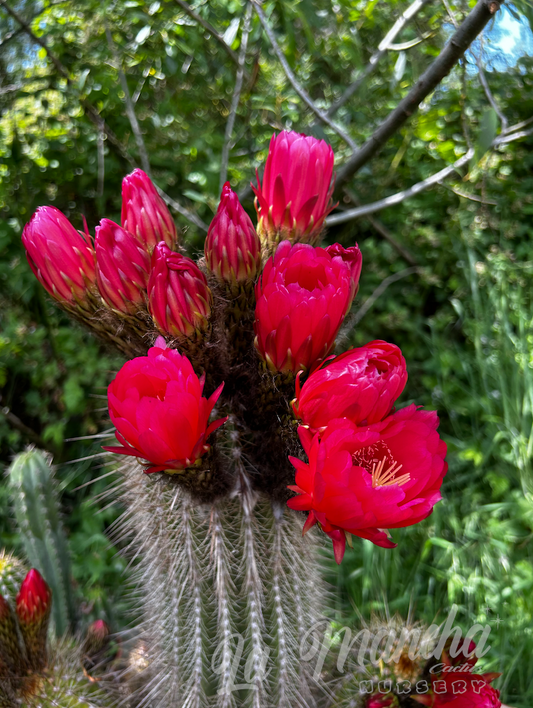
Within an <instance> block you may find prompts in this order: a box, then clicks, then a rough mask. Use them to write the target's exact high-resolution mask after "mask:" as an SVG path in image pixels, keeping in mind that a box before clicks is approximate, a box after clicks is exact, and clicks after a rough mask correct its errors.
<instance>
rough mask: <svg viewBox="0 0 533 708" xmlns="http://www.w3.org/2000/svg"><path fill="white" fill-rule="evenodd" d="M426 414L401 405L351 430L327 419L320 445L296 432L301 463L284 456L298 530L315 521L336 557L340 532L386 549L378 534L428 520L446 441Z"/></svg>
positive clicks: (436, 421)
mask: <svg viewBox="0 0 533 708" xmlns="http://www.w3.org/2000/svg"><path fill="white" fill-rule="evenodd" d="M438 424H439V419H438V417H437V414H436V413H435V412H434V411H423V410H417V407H416V406H415V405H411V406H407V408H403V409H401V410H399V411H397V412H396V413H394V414H393V415H390V416H388V417H387V418H385V420H383V421H381V422H379V423H374V424H373V425H368V426H365V427H361V428H358V427H357V426H355V425H354V424H353V423H352V422H351V421H348V420H346V419H337V420H334V421H330V424H329V426H328V428H327V429H326V431H325V433H324V435H323V437H322V439H320V437H319V435H318V434H316V435H315V436H313V435H312V434H311V433H310V431H309V430H307V429H306V428H304V427H302V426H300V428H299V429H298V430H299V433H300V440H301V441H302V444H303V446H304V449H305V452H306V453H307V456H308V458H309V463H305V462H302V461H301V460H298V459H297V458H294V457H291V458H289V459H290V460H291V462H292V464H293V465H294V467H295V468H296V470H297V472H296V485H295V486H292V487H289V488H290V489H292V490H293V491H295V492H297V494H298V496H296V497H293V498H292V499H289V501H288V505H289V506H290V507H291V509H297V510H300V511H309V512H310V513H309V516H308V518H307V521H306V524H305V526H304V532H305V531H306V530H307V529H309V528H310V527H311V526H313V525H314V524H315V523H317V522H319V523H320V525H321V527H322V529H323V530H324V532H325V533H326V534H328V535H329V536H330V538H331V539H332V541H333V548H334V551H335V558H336V560H337V563H340V561H341V560H342V557H343V555H344V549H345V543H346V534H345V532H348V533H350V534H354V535H355V536H360V537H361V538H367V539H369V540H370V541H372V542H373V543H375V544H376V545H377V546H382V547H384V548H394V546H395V545H396V544H394V543H393V542H392V541H391V540H390V539H389V537H388V535H387V533H386V532H385V529H393V528H401V527H403V526H412V525H413V524H416V523H418V522H419V521H422V520H423V519H425V518H426V517H427V516H429V514H431V512H432V510H433V507H434V505H435V504H436V503H437V502H438V501H439V500H440V498H441V496H440V492H439V489H440V487H441V484H442V479H443V477H444V475H445V474H446V470H447V465H446V463H445V462H444V457H445V455H446V443H444V442H443V441H442V440H441V439H440V437H439V435H438V433H437V427H438Z"/></svg>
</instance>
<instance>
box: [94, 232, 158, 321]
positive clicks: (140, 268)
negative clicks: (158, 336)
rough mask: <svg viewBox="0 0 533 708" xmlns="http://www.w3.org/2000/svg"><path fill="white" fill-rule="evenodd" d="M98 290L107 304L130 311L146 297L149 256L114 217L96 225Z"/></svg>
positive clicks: (133, 310)
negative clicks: (112, 219)
mask: <svg viewBox="0 0 533 708" xmlns="http://www.w3.org/2000/svg"><path fill="white" fill-rule="evenodd" d="M95 246H96V276H97V282H98V290H99V291H100V294H101V295H102V298H103V299H104V301H105V302H106V304H107V305H109V307H111V308H113V309H114V310H118V311H119V312H123V313H125V314H133V313H134V312H135V311H136V310H137V308H138V307H139V305H140V304H141V303H143V302H144V301H145V300H146V287H147V285H148V276H149V273H150V259H149V256H148V254H147V253H146V251H145V250H144V249H143V248H142V246H141V245H140V244H139V242H138V241H137V239H136V238H135V236H133V234H130V232H129V231H126V230H125V229H123V228H122V227H121V226H119V225H118V224H115V222H114V221H111V220H110V219H102V221H101V222H100V225H99V226H97V227H96V237H95Z"/></svg>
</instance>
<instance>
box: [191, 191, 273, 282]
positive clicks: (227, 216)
mask: <svg viewBox="0 0 533 708" xmlns="http://www.w3.org/2000/svg"><path fill="white" fill-rule="evenodd" d="M204 250H205V259H206V261H207V267H208V268H209V270H211V271H212V272H213V273H214V274H215V275H216V276H217V277H218V278H220V280H226V281H228V282H232V283H235V282H244V281H246V280H253V279H254V278H255V276H256V274H257V272H258V270H259V266H260V264H261V242H260V241H259V237H258V236H257V233H256V231H255V229H254V226H253V224H252V220H251V219H250V217H249V216H248V214H247V213H246V212H245V211H244V209H243V208H242V206H241V203H240V202H239V197H238V196H237V195H236V194H235V192H233V191H232V189H231V187H230V185H229V182H226V184H225V185H224V187H223V188H222V196H221V198H220V204H219V205H218V210H217V213H216V214H215V217H214V219H213V221H212V222H211V225H210V226H209V230H208V232H207V238H206V240H205V247H204Z"/></svg>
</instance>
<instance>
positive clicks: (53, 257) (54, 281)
mask: <svg viewBox="0 0 533 708" xmlns="http://www.w3.org/2000/svg"><path fill="white" fill-rule="evenodd" d="M22 243H23V244H24V248H25V249H26V257H27V259H28V263H29V264H30V268H31V269H32V271H33V272H34V274H35V276H36V278H37V279H38V280H39V282H40V283H41V284H42V285H43V286H44V287H45V288H46V290H47V291H48V292H49V293H50V295H51V296H52V297H53V298H55V299H56V300H58V301H59V302H62V303H72V304H74V303H75V302H76V301H77V302H81V303H83V301H84V300H85V297H86V294H87V290H88V289H89V288H90V287H91V286H92V285H94V282H95V280H96V274H95V263H94V248H93V246H92V243H91V239H90V236H89V234H83V233H81V232H80V231H76V229H75V228H74V226H72V224H71V223H70V221H69V220H68V219H67V217H66V216H65V215H64V214H62V213H61V212H60V211H59V209H56V208H55V207H52V206H43V207H39V208H38V209H37V211H36V212H35V214H34V215H33V216H32V217H31V219H30V221H29V222H28V223H27V224H26V226H25V227H24V230H23V232H22Z"/></svg>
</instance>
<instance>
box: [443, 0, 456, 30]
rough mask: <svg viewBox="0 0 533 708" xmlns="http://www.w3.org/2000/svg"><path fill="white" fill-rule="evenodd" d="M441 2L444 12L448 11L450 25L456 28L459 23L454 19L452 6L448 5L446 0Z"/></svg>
mask: <svg viewBox="0 0 533 708" xmlns="http://www.w3.org/2000/svg"><path fill="white" fill-rule="evenodd" d="M442 4H443V5H444V7H445V8H446V12H447V13H448V16H449V18H450V20H451V21H452V25H453V26H454V27H455V29H457V28H458V27H459V23H458V22H457V20H456V19H455V15H454V14H453V12H452V8H451V7H450V5H449V3H448V0H442Z"/></svg>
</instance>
